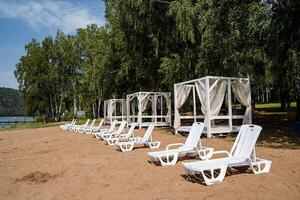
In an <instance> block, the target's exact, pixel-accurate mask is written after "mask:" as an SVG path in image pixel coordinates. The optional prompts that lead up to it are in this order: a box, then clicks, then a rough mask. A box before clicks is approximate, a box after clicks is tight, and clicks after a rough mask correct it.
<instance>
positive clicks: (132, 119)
mask: <svg viewBox="0 0 300 200" xmlns="http://www.w3.org/2000/svg"><path fill="white" fill-rule="evenodd" d="M129 105H130V108H131V109H129V116H130V110H131V113H132V116H134V118H129V120H130V121H134V122H135V121H136V118H135V107H136V102H135V100H133V101H132V102H131V103H130V102H129Z"/></svg>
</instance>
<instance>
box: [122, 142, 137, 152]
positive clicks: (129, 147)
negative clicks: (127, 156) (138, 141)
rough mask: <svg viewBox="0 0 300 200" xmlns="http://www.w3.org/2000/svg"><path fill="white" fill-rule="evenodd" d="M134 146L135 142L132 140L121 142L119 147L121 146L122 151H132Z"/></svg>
mask: <svg viewBox="0 0 300 200" xmlns="http://www.w3.org/2000/svg"><path fill="white" fill-rule="evenodd" d="M133 146H134V143H133V142H130V143H127V142H126V143H124V144H119V147H120V149H121V151H122V152H126V151H132V149H133Z"/></svg>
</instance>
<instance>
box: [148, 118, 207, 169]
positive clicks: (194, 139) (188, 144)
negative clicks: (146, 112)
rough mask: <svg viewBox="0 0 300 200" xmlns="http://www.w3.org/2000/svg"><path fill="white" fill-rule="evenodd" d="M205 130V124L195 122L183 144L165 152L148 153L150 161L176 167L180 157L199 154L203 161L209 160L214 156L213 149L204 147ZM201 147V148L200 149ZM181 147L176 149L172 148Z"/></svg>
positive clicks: (168, 148) (170, 145)
mask: <svg viewBox="0 0 300 200" xmlns="http://www.w3.org/2000/svg"><path fill="white" fill-rule="evenodd" d="M203 128H204V124H203V123H198V122H195V123H194V124H193V126H192V128H191V130H190V132H189V135H188V137H187V139H186V141H185V144H183V143H175V144H169V145H167V147H166V150H164V151H157V152H148V155H149V156H150V161H152V162H153V163H160V164H161V165H162V166H168V165H175V164H176V163H177V160H178V158H179V157H180V156H183V155H187V156H193V157H194V156H197V155H198V152H199V154H200V158H201V159H208V158H210V157H211V156H212V152H213V148H207V147H202V145H201V140H200V137H201V134H202V131H203ZM198 145H199V147H198ZM174 146H177V147H178V146H179V147H178V148H176V149H170V147H174Z"/></svg>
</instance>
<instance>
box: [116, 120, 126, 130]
mask: <svg viewBox="0 0 300 200" xmlns="http://www.w3.org/2000/svg"><path fill="white" fill-rule="evenodd" d="M126 124H127V122H126V121H125V120H123V121H122V122H121V124H120V126H119V128H118V132H122V131H123V130H124V128H125V126H126Z"/></svg>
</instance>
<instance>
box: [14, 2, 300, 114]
mask: <svg viewBox="0 0 300 200" xmlns="http://www.w3.org/2000/svg"><path fill="white" fill-rule="evenodd" d="M104 2H105V5H106V11H105V17H106V19H107V23H106V24H105V25H104V26H102V27H98V26H97V25H95V24H91V25H88V26H87V27H86V28H82V29H78V30H76V33H75V34H73V35H66V34H65V33H63V32H61V31H58V32H57V34H56V36H55V37H51V36H48V37H46V38H44V40H43V41H41V42H38V41H36V40H35V39H33V40H32V41H31V42H29V43H28V44H26V46H25V49H26V54H25V55H24V56H22V57H21V58H20V61H19V63H18V64H17V65H16V70H15V76H16V78H17V80H18V82H19V88H20V90H21V92H22V94H23V97H24V102H25V104H26V105H27V111H28V113H29V114H40V115H43V116H45V119H46V120H59V119H60V118H61V116H62V115H63V113H65V111H66V110H67V111H68V113H67V114H68V115H73V114H74V113H76V111H77V110H78V109H83V110H85V111H88V112H89V113H91V115H92V116H93V117H99V116H100V113H101V112H102V110H101V105H102V103H103V101H104V100H105V99H108V98H112V97H115V98H122V97H123V98H124V97H125V95H126V94H128V93H131V92H136V91H140V90H144V91H154V90H155V91H172V89H173V83H175V82H180V81H185V80H189V79H194V78H198V77H202V76H206V75H216V76H237V77H247V76H249V77H250V79H251V80H252V91H253V94H254V95H255V91H259V90H261V89H264V88H266V87H270V88H275V91H276V95H277V96H278V98H279V99H280V102H281V105H282V106H281V107H282V109H283V110H286V108H287V107H288V105H289V103H290V102H291V101H294V100H296V101H297V110H298V115H297V117H298V119H300V112H299V110H300V49H299V48H300V43H299V41H300V28H299V24H300V3H299V2H298V1H297V0H267V1H261V0H247V1H245V0H237V1H228V0H218V1H217V0H175V1H171V0H163V1H162V0H126V1H123V0H105V1H104Z"/></svg>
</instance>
